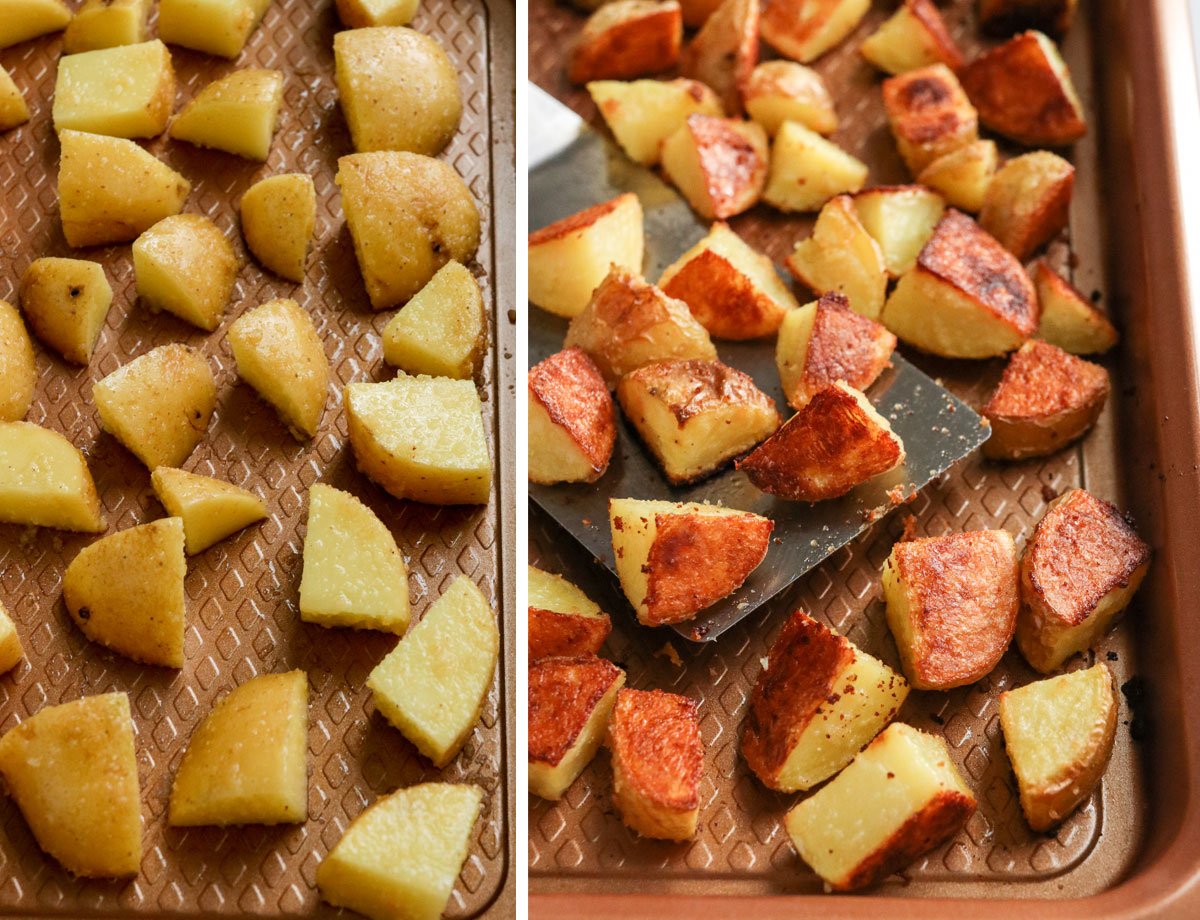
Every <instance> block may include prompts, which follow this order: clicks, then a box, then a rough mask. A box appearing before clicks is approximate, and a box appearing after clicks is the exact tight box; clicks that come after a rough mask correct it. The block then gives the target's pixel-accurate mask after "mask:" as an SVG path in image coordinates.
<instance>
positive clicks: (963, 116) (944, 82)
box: [883, 64, 979, 176]
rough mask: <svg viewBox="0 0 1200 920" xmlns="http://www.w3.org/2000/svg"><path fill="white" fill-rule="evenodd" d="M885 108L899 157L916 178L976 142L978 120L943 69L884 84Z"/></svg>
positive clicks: (928, 69)
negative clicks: (940, 161)
mask: <svg viewBox="0 0 1200 920" xmlns="http://www.w3.org/2000/svg"><path fill="white" fill-rule="evenodd" d="M883 104H884V107H885V108H886V109H887V115H888V123H889V124H890V125H891V128H892V136H893V137H895V138H896V146H897V148H899V150H900V156H902V157H903V158H904V162H905V163H907V164H908V168H909V171H910V172H912V174H913V175H914V176H915V175H918V174H919V173H920V172H921V170H923V169H924V168H925V167H926V166H928V165H929V164H930V163H932V162H933V161H934V160H936V159H938V157H943V156H945V155H946V154H948V153H950V152H951V151H953V150H957V149H958V148H959V147H964V146H966V145H967V144H971V143H974V142H975V141H976V140H977V139H978V137H979V116H978V115H977V114H976V112H975V109H974V107H973V106H972V105H971V101H970V100H969V99H968V98H967V94H966V93H965V92H964V91H963V87H962V86H961V85H959V82H958V78H957V77H955V76H954V71H952V70H951V69H950V68H949V67H947V66H946V65H945V64H932V65H930V66H928V67H921V68H918V69H917V70H910V71H908V72H907V73H903V74H901V75H900V76H897V77H889V78H888V79H887V80H884V81H883Z"/></svg>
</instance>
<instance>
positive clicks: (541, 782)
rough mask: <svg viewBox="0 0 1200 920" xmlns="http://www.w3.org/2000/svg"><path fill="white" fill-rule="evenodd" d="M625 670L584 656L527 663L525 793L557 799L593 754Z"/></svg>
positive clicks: (621, 683)
mask: <svg viewBox="0 0 1200 920" xmlns="http://www.w3.org/2000/svg"><path fill="white" fill-rule="evenodd" d="M624 686H625V672H624V671H622V670H621V669H620V668H618V667H617V666H616V665H615V664H613V663H612V662H611V661H605V660H604V659H603V658H597V657H595V656H594V655H585V656H582V657H576V658H543V659H541V660H540V661H534V662H533V663H532V664H530V666H529V791H530V792H532V793H533V794H534V795H536V796H540V797H541V798H543V799H550V800H551V801H558V800H559V799H561V798H562V795H563V793H564V792H566V791H567V789H568V788H570V786H571V784H572V783H573V782H575V780H576V779H577V778H578V776H579V774H580V773H582V772H583V768H584V767H586V766H587V765H588V764H589V763H591V761H592V758H593V757H594V756H596V751H597V749H599V747H600V744H601V742H603V741H604V734H605V732H606V731H607V729H608V718H609V714H610V713H611V712H612V709H613V704H614V703H616V701H617V693H618V692H619V691H620V690H621V688H622V687H624Z"/></svg>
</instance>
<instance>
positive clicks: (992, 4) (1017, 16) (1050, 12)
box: [979, 0, 1078, 38]
mask: <svg viewBox="0 0 1200 920" xmlns="http://www.w3.org/2000/svg"><path fill="white" fill-rule="evenodd" d="M1077 6H1078V0H979V26H980V28H981V29H983V30H984V31H985V32H988V33H990V34H992V35H1012V34H1013V33H1014V32H1019V31H1020V30H1021V29H1041V30H1042V31H1043V32H1047V33H1049V34H1050V35H1054V36H1057V37H1060V38H1061V37H1062V36H1064V35H1066V34H1067V32H1068V31H1069V30H1070V28H1071V20H1072V19H1073V18H1074V16H1075V8H1076V7H1077Z"/></svg>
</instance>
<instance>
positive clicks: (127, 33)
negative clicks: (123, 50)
mask: <svg viewBox="0 0 1200 920" xmlns="http://www.w3.org/2000/svg"><path fill="white" fill-rule="evenodd" d="M149 17H150V0H84V2H83V6H81V7H80V8H79V12H77V13H76V14H75V18H74V19H72V20H71V21H70V23H68V24H67V31H66V33H65V34H64V35H63V52H64V53H65V54H78V53H79V52H80V51H96V50H97V49H100V48H115V47H117V46H118V45H136V44H138V43H139V42H144V41H145V40H146V20H147V19H149Z"/></svg>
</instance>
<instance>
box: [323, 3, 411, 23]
mask: <svg viewBox="0 0 1200 920" xmlns="http://www.w3.org/2000/svg"><path fill="white" fill-rule="evenodd" d="M335 5H336V6H337V11H338V18H339V19H341V20H342V25H344V26H345V27H346V28H347V29H366V28H370V27H371V26H406V25H408V24H409V23H410V22H412V18H413V16H415V15H416V14H417V8H418V7H419V6H420V5H421V0H336V4H335Z"/></svg>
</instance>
